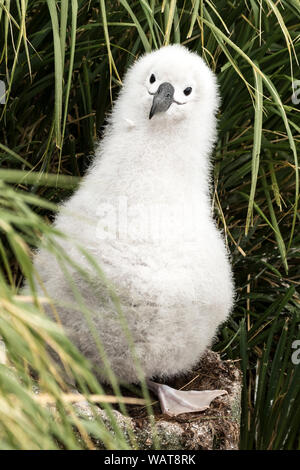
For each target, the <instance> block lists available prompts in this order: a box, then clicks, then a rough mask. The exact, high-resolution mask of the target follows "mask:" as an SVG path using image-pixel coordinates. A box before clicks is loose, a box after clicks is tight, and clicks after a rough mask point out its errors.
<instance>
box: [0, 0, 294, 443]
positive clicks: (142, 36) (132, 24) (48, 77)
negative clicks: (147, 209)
mask: <svg viewBox="0 0 300 470" xmlns="http://www.w3.org/2000/svg"><path fill="white" fill-rule="evenodd" d="M299 24H300V7H299V2H298V1H297V0H282V1H281V2H274V1H272V0H253V1H251V2H246V1H245V0H236V1H233V2H229V1H228V0H220V1H218V2H217V3H213V2H212V1H210V0H193V1H191V0H185V1H176V0H164V1H162V2H158V1H156V0H143V1H136V2H130V3H129V2H127V1H125V0H120V1H110V2H104V1H96V0H91V1H84V0H81V1H80V0H69V1H68V0H61V1H53V0H48V1H33V0H16V1H15V2H10V1H9V0H0V80H4V81H5V83H6V88H7V94H6V104H5V105H0V162H1V169H0V231H1V238H0V259H1V261H0V335H1V337H2V338H3V340H4V342H5V344H6V349H7V363H6V365H4V364H3V365H1V366H0V448H10V449H11V448H13V449H28V448H34V449H47V448H49V449H54V448H67V449H75V448H82V447H84V448H93V446H94V444H93V440H92V439H91V438H90V435H91V434H92V435H93V436H94V437H95V438H99V439H101V440H102V441H103V442H104V445H105V446H106V447H107V448H128V447H129V446H132V447H135V442H134V439H133V437H132V438H131V441H130V443H128V442H126V441H125V438H124V435H122V433H121V432H120V430H119V429H118V426H117V423H116V422H115V420H114V416H113V414H112V409H111V406H110V404H109V403H103V407H105V409H106V410H107V412H108V414H109V416H110V417H111V422H112V428H113V430H114V432H110V431H108V430H107V429H106V428H105V426H104V423H103V422H101V420H100V419H99V417H98V418H97V419H96V421H95V422H94V423H93V424H92V423H91V422H89V421H87V420H85V419H83V418H78V417H76V414H75V412H74V407H73V404H72V402H68V400H66V399H65V393H66V386H65V384H64V379H63V378H62V377H60V376H59V375H58V372H56V371H55V369H54V366H53V363H52V362H51V360H50V359H49V355H48V353H47V349H46V347H45V345H46V344H50V345H51V346H52V348H53V349H54V350H55V351H57V353H58V354H59V355H60V356H61V358H62V360H63V361H64V364H65V366H66V367H67V368H69V369H70V370H71V371H72V373H73V374H74V375H75V376H76V378H77V380H78V383H79V384H80V388H81V391H82V392H83V393H84V394H85V395H86V396H87V397H88V396H93V395H102V394H103V390H102V389H101V386H100V385H99V384H98V382H97V381H96V380H95V378H94V377H93V375H92V373H91V371H90V367H89V365H88V364H87V362H86V361H85V359H84V358H83V357H82V356H81V355H80V354H79V353H78V352H77V351H76V349H75V348H74V347H73V346H72V344H70V342H69V341H68V340H67V338H66V337H65V335H64V333H63V331H62V330H61V329H60V327H59V325H56V324H53V323H52V322H50V321H49V320H48V319H47V318H46V317H45V316H44V314H43V308H42V306H43V302H42V301H41V300H40V301H39V299H37V298H36V297H35V303H34V305H31V304H30V303H29V302H28V299H27V301H26V299H24V298H22V297H21V296H20V295H19V294H18V292H19V287H20V285H21V280H22V277H23V276H26V277H27V278H28V279H30V278H31V277H32V267H31V263H30V249H32V248H35V247H36V246H38V244H39V243H40V240H41V238H43V239H44V240H45V241H46V243H48V244H49V249H50V247H52V249H54V248H53V244H52V243H51V240H52V238H53V235H54V229H53V228H52V227H51V225H49V218H51V214H52V213H53V212H55V210H56V203H58V202H59V201H61V200H62V199H64V198H65V197H67V196H68V195H69V194H71V192H72V190H73V188H75V187H76V184H77V182H78V180H79V179H80V177H81V176H82V175H83V174H84V172H85V170H86V168H87V166H88V164H89V161H90V155H91V154H92V152H93V149H94V145H95V140H96V139H97V138H99V136H100V135H101V130H102V127H103V125H104V124H105V113H106V112H107V111H109V109H110V107H111V101H112V100H113V99H114V97H115V96H116V93H117V92H118V90H119V88H120V86H121V78H122V74H123V72H124V70H125V69H126V68H127V67H128V66H129V65H130V64H131V63H132V61H133V60H134V58H135V57H136V56H138V55H140V54H142V53H144V52H147V51H150V50H152V49H154V48H157V47H160V46H161V45H163V44H168V43H174V42H175V43H176V42H180V43H183V44H185V45H187V46H188V47H190V48H191V49H192V50H194V51H198V53H199V54H200V55H202V56H203V57H204V58H205V60H206V61H207V63H208V64H209V65H210V67H211V68H212V69H213V70H214V71H216V73H217V75H218V80H219V84H220V91H221V96H222V107H221V110H220V115H219V139H218V144H217V146H216V149H215V154H214V159H215V166H214V182H215V188H214V189H215V190H214V198H213V208H214V210H215V213H216V218H217V221H218V223H219V226H220V228H223V229H224V233H225V236H226V240H227V243H228V246H229V248H230V250H231V253H232V260H233V265H234V271H235V278H236V284H237V300H236V306H235V309H234V312H233V315H232V317H231V319H230V320H229V321H228V322H227V323H226V324H225V325H223V327H222V328H221V330H220V333H219V341H218V342H217V343H216V344H215V349H216V350H218V351H220V353H221V355H222V357H224V358H230V359H234V360H236V361H238V363H239V364H240V365H241V368H242V370H243V374H244V375H243V381H244V384H243V385H244V387H243V396H242V432H241V448H245V449H283V448H285V449H295V448H300V438H299V422H300V414H299V406H298V403H299V399H300V380H299V379H300V377H299V373H300V372H299V366H297V365H295V364H293V362H292V354H293V352H294V344H295V343H294V341H295V340H296V339H297V338H299V328H298V327H299V320H300V314H299V295H298V293H297V288H298V286H299V282H300V276H299V230H297V223H298V224H299V212H298V199H299V176H298V157H297V150H298V149H299V138H300V132H299V111H300V110H299V105H295V104H293V102H292V100H291V95H292V92H293V89H292V82H293V80H296V79H298V80H299V79H300V70H299V64H298V59H297V57H299V51H300V27H299ZM57 255H58V256H62V255H63V254H62V253H59V250H58V252H57ZM32 295H33V296H35V293H34V291H33V292H32ZM31 368H34V369H35V370H36V371H38V373H39V386H40V387H41V389H42V390H43V393H44V394H47V395H46V396H47V397H51V401H52V402H54V403H55V404H56V409H57V413H58V416H57V418H56V419H53V417H51V416H50V412H49V409H48V408H47V407H45V406H43V404H42V403H41V401H38V400H37V399H35V398H34V396H33V390H34V387H35V386H36V382H35V381H34V379H33V378H32V376H31V374H30V370H31ZM114 391H115V394H116V396H118V394H119V391H118V389H117V388H115V390H114ZM92 401H93V400H92V399H91V402H92ZM122 406H123V410H124V412H125V411H126V410H125V407H126V405H125V404H124V403H123V405H122ZM75 429H76V430H77V431H76V432H77V434H76V432H75ZM78 433H79V434H80V436H81V439H80V440H78V439H77V435H78ZM157 445H158V444H157Z"/></svg>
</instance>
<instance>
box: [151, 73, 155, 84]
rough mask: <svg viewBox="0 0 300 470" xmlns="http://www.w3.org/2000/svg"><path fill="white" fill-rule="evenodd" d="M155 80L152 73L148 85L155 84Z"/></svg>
mask: <svg viewBox="0 0 300 470" xmlns="http://www.w3.org/2000/svg"><path fill="white" fill-rule="evenodd" d="M155 80H156V78H155V75H154V74H153V73H152V75H151V77H150V80H149V81H150V83H154V82H155Z"/></svg>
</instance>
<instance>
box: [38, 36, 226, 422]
mask: <svg viewBox="0 0 300 470" xmlns="http://www.w3.org/2000/svg"><path fill="white" fill-rule="evenodd" d="M218 105H219V98H218V87H217V82H216V78H215V76H214V74H213V73H212V71H211V70H210V69H209V68H208V67H207V65H206V64H205V63H204V61H203V60H202V59H201V58H200V57H199V56H198V55H197V54H195V53H191V52H189V51H188V50H187V49H186V48H185V47H183V46H179V45H172V46H167V47H163V48H161V49H159V50H157V51H155V52H152V53H149V54H146V55H144V56H142V57H141V58H140V59H139V60H137V61H136V62H135V64H134V65H133V66H132V67H131V68H130V69H129V71H128V72H127V74H126V76H125V79H124V85H123V88H122V90H121V92H120V94H119V97H118V99H117V101H116V103H115V105H114V107H113V111H112V114H111V116H110V118H109V124H108V126H107V128H106V132H105V135H104V138H103V139H102V141H101V142H100V145H99V147H98V148H97V150H96V155H95V158H94V162H93V164H92V165H91V167H90V169H89V171H88V173H87V175H86V176H85V177H84V179H83V181H82V183H81V185H80V187H79V189H78V190H77V191H76V192H75V194H74V195H73V196H72V197H71V198H70V199H69V200H68V201H66V202H65V203H64V204H63V205H62V207H63V208H64V209H65V210H61V211H60V213H59V214H58V215H57V217H56V220H55V222H54V225H55V227H57V229H59V230H60V231H61V232H63V233H65V234H67V235H68V236H71V237H72V238H73V239H74V240H76V241H77V242H78V243H80V244H81V246H83V247H84V248H85V249H86V250H87V252H88V253H90V254H91V255H93V256H94V258H95V259H96V261H97V262H98V263H99V265H100V266H101V268H102V269H103V271H104V273H105V275H106V277H107V278H108V279H109V280H110V281H111V282H112V284H113V286H114V289H115V292H116V293H117V295H118V296H119V299H120V304H121V309H122V312H123V315H124V317H125V319H126V322H127V325H128V328H129V331H130V333H131V336H132V339H133V341H134V345H135V354H136V356H137V359H138V361H139V363H140V365H141V367H142V369H143V371H144V373H145V376H146V377H147V378H148V379H151V378H153V377H160V378H168V377H172V376H175V375H178V374H180V373H185V372H187V371H188V370H189V369H191V368H192V367H193V366H194V365H195V364H196V363H197V362H198V361H199V359H200V357H201V355H202V353H203V352H204V351H205V349H206V348H207V347H208V346H210V344H211V343H212V340H213V338H214V336H215V334H216V331H217V329H218V327H219V325H220V324H221V323H222V322H224V321H225V320H226V318H227V317H228V315H229V313H230V311H231V309H232V305H233V298H234V286H233V280H232V273H231V267H230V263H229V259H228V254H227V251H226V247H225V244H224V240H223V238H222V236H221V234H220V232H219V231H218V229H217V227H216V225H215V222H214V220H213V216H212V211H211V198H210V156H211V153H212V150H213V146H214V142H215V140H216V117H215V114H216V112H217V109H218ZM70 214H72V215H70ZM58 242H59V243H60V245H62V247H63V248H64V249H65V250H66V252H67V253H68V254H69V256H70V257H71V258H72V259H73V260H74V261H75V262H76V263H78V264H81V265H82V266H84V267H85V268H86V269H87V270H90V271H91V269H90V267H89V264H88V262H87V261H86V260H85V258H84V256H83V255H82V253H80V252H79V251H78V250H77V248H76V246H75V243H74V242H72V241H70V240H63V241H62V240H58ZM34 265H35V268H36V270H37V272H38V274H39V277H40V278H41V280H42V281H43V283H44V286H45V288H46V291H47V292H48V294H49V295H50V296H51V297H52V299H54V300H55V301H57V302H58V304H60V305H59V307H58V312H59V316H60V319H61V321H62V323H63V325H64V326H65V328H66V331H67V333H68V335H69V337H70V339H71V340H72V341H73V342H74V343H75V344H76V345H77V347H78V348H79V350H80V351H82V353H83V354H84V355H85V356H86V357H87V358H88V359H90V360H91V361H92V363H93V364H95V365H97V366H101V359H100V356H99V351H98V349H97V346H96V344H95V342H94V340H93V337H92V334H91V332H90V329H89V326H88V325H87V322H86V320H85V316H84V315H83V314H82V312H80V308H78V307H77V308H71V307H70V305H71V304H72V303H73V305H74V304H76V301H75V300H74V294H73V291H72V289H71V287H70V285H69V281H68V280H66V277H65V274H64V272H63V271H62V270H61V268H60V266H59V264H58V263H57V260H56V258H55V257H54V256H50V255H49V253H48V252H47V251H46V250H44V249H43V248H41V249H40V251H39V252H38V253H37V254H36V255H35V258H34ZM69 271H70V273H71V276H72V279H73V282H75V284H76V287H77V289H78V290H79V291H80V293H81V295H82V297H83V299H84V301H85V304H86V305H87V306H88V308H89V310H90V311H91V312H93V313H92V317H93V321H94V325H95V327H96V330H97V332H98V334H99V337H100V339H101V342H102V345H103V347H104V349H105V351H106V354H107V356H108V358H109V361H110V364H111V367H112V369H113V371H114V373H115V374H116V376H117V377H118V379H120V380H121V381H125V382H128V383H136V382H138V375H137V372H136V367H135V365H134V361H133V358H132V354H131V351H130V348H129V346H128V338H127V336H126V334H125V333H124V329H123V327H122V326H121V325H120V321H119V315H118V313H117V312H116V308H115V306H114V304H113V302H112V301H111V299H110V296H109V294H108V292H107V289H106V288H105V284H104V283H103V282H102V281H101V279H99V277H97V276H95V274H94V275H93V276H94V278H93V282H92V285H91V284H89V283H88V282H87V281H86V280H84V278H83V277H82V276H81V275H80V274H79V273H78V272H76V270H75V269H74V270H72V269H71V270H70V269H69ZM41 292H42V291H41ZM42 295H43V294H42ZM62 302H63V304H64V305H62ZM68 304H69V306H67V305H68ZM49 313H50V311H49ZM100 379H101V380H105V375H104V374H100ZM148 383H149V388H151V389H152V390H154V391H155V392H156V393H158V395H159V397H160V399H161V404H162V408H163V411H164V412H167V413H169V414H174V415H176V414H178V413H181V412H183V411H195V410H202V409H205V408H206V407H207V406H208V405H209V402H210V401H211V399H213V398H214V397H215V396H218V395H220V394H222V393H224V391H217V392H216V391H211V395H209V393H208V396H209V399H208V401H207V398H206V397H207V392H184V393H186V394H187V395H186V396H185V398H184V399H182V397H180V396H179V394H180V393H181V394H182V393H183V392H176V391H175V390H173V389H169V387H166V386H161V385H160V384H155V383H154V382H151V381H150V380H149V382H148ZM170 390H171V392H170ZM176 393H178V395H176ZM201 393H202V395H201ZM203 393H204V394H205V393H206V396H205V397H204V396H203ZM191 394H193V396H191ZM166 400H167V401H166ZM203 400H204V401H205V400H206V402H207V403H206V402H205V403H206V404H204V401H203ZM186 402H189V403H188V405H187V406H185V405H186Z"/></svg>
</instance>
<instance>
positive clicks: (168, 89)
mask: <svg viewBox="0 0 300 470" xmlns="http://www.w3.org/2000/svg"><path fill="white" fill-rule="evenodd" d="M174 91H175V90H174V87H173V85H171V83H168V82H164V83H161V85H159V87H158V90H157V92H156V93H154V96H153V102H152V106H151V110H150V114H149V119H151V118H152V117H153V116H154V114H157V113H164V112H165V111H167V110H168V109H169V107H170V106H171V104H172V103H173V101H174V99H173V98H174Z"/></svg>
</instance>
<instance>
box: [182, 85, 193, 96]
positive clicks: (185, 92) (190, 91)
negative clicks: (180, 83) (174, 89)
mask: <svg viewBox="0 0 300 470" xmlns="http://www.w3.org/2000/svg"><path fill="white" fill-rule="evenodd" d="M183 93H184V94H185V95H186V96H188V95H190V94H191V93H192V87H190V86H188V87H187V88H186V89H185V90H183Z"/></svg>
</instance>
